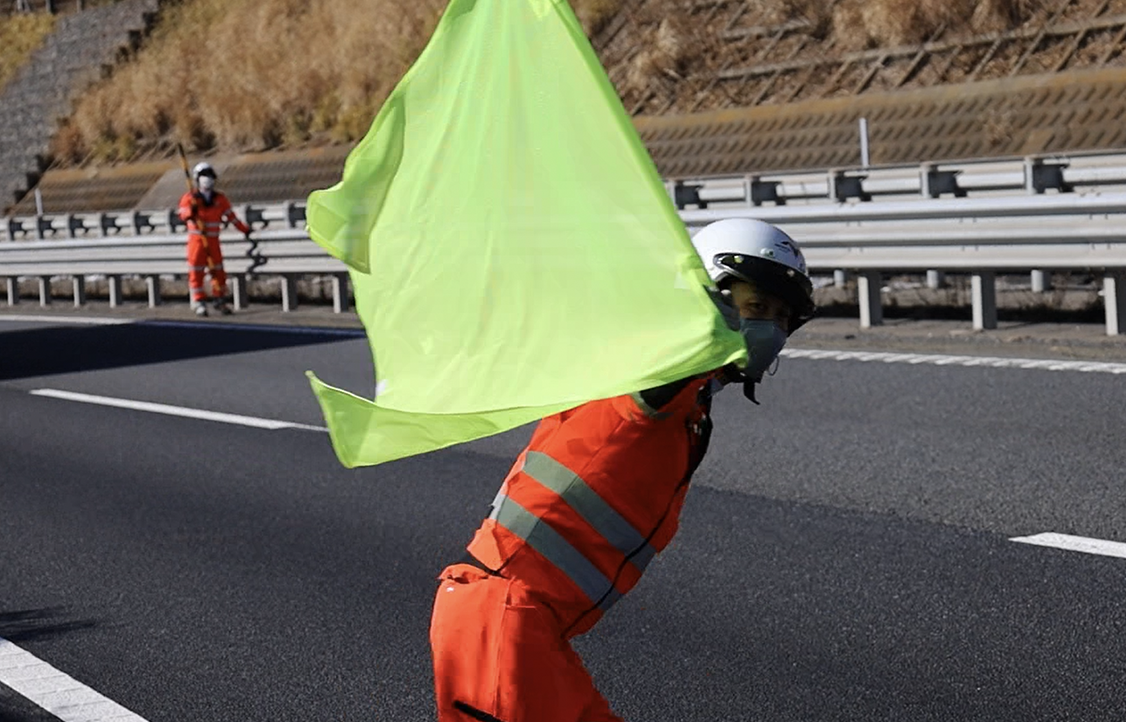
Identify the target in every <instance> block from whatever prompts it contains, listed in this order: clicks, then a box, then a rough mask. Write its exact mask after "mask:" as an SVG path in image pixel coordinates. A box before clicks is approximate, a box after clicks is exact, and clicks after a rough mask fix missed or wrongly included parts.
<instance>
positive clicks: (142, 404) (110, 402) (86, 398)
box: [29, 389, 328, 432]
mask: <svg viewBox="0 0 1126 722" xmlns="http://www.w3.org/2000/svg"><path fill="white" fill-rule="evenodd" d="M29 393H31V395H32V396H46V397H48V398H52V399H63V400H65V401H78V402H81V403H85V404H97V405H99V406H113V407H115V408H119V409H132V410H133V411H149V412H152V413H154V414H167V415H169V416H183V417H186V418H189V419H202V420H204V421H218V422H220V423H223V424H237V425H239V426H250V427H253V428H256V429H270V430H277V429H301V430H303V431H324V432H327V431H328V429H326V428H324V427H323V426H309V425H308V424H296V423H293V422H291V421H276V420H274V419H260V418H258V417H256V416H242V415H240V414H225V413H222V412H219V411H204V410H203V409H189V408H187V407H184V406H169V405H168V404H154V403H152V402H149V401H131V400H129V399H116V398H113V397H110V396H94V395H92V394H79V393H75V392H73V391H59V390H58V389H35V390H34V391H31V392H29Z"/></svg>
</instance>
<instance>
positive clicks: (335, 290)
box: [332, 273, 351, 313]
mask: <svg viewBox="0 0 1126 722" xmlns="http://www.w3.org/2000/svg"><path fill="white" fill-rule="evenodd" d="M350 306H351V304H350V303H349V301H348V274H347V273H334V274H333V275H332V310H333V313H344V312H345V311H347V310H348V308H349V307H350Z"/></svg>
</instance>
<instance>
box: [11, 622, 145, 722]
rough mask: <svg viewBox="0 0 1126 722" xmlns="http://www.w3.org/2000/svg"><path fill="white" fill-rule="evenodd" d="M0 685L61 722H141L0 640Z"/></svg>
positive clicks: (108, 700)
mask: <svg viewBox="0 0 1126 722" xmlns="http://www.w3.org/2000/svg"><path fill="white" fill-rule="evenodd" d="M0 684H4V685H6V686H8V687H10V688H11V689H12V690H14V691H15V692H16V693H18V694H20V695H23V696H24V697H26V698H28V699H29V700H31V701H32V702H34V703H35V704H37V705H39V706H40V707H42V708H43V709H45V710H47V711H48V712H50V713H51V714H53V715H55V716H56V717H58V718H59V719H60V720H62V721H63V722H110V721H111V720H112V721H113V722H145V718H144V717H141V716H139V715H137V714H135V713H133V712H131V711H129V710H127V709H126V708H124V707H122V706H121V705H119V704H118V703H117V702H114V701H113V700H111V699H108V698H106V697H103V696H102V695H100V694H98V693H97V692H95V691H94V690H92V689H90V688H89V687H87V686H86V685H84V684H82V683H81V682H79V681H78V680H76V679H74V678H73V677H71V676H69V675H66V674H63V673H62V672H60V671H59V670H57V669H55V668H54V667H52V666H51V665H49V664H47V663H46V662H44V661H43V660H41V659H39V658H38V657H36V656H35V655H33V654H31V653H30V652H27V651H25V650H23V649H21V648H20V647H17V646H16V645H14V644H12V643H11V642H9V641H8V640H6V639H2V638H0Z"/></svg>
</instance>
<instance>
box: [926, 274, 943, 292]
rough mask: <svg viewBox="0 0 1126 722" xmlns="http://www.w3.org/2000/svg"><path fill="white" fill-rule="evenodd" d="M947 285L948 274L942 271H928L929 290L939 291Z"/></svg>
mask: <svg viewBox="0 0 1126 722" xmlns="http://www.w3.org/2000/svg"><path fill="white" fill-rule="evenodd" d="M945 285H946V274H945V273H943V272H942V271H927V288H932V289H939V288H942V287H943V286H945Z"/></svg>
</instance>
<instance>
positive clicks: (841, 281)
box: [833, 268, 848, 288]
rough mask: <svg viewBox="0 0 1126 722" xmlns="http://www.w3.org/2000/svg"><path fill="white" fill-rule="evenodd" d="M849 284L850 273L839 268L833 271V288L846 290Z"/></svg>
mask: <svg viewBox="0 0 1126 722" xmlns="http://www.w3.org/2000/svg"><path fill="white" fill-rule="evenodd" d="M847 284H848V271H845V270H842V269H840V268H838V269H837V270H835V271H833V286H834V287H835V288H844V287H845V286H846V285H847Z"/></svg>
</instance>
